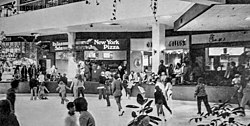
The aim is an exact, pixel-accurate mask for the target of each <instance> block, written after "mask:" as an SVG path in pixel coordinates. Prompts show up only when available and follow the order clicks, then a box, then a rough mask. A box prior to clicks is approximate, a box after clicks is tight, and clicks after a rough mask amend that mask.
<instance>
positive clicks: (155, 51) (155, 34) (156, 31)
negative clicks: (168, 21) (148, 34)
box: [152, 23, 165, 73]
mask: <svg viewBox="0 0 250 126" xmlns="http://www.w3.org/2000/svg"><path fill="white" fill-rule="evenodd" d="M164 48H165V25H164V24H159V23H155V24H153V25H152V72H155V73H157V72H158V66H159V65H160V60H163V61H164V60H165V58H164V53H162V51H163V50H164ZM164 63H165V62H164Z"/></svg>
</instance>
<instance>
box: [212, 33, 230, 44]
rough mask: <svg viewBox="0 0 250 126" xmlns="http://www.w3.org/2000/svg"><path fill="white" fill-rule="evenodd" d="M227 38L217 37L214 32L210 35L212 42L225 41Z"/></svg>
mask: <svg viewBox="0 0 250 126" xmlns="http://www.w3.org/2000/svg"><path fill="white" fill-rule="evenodd" d="M225 40H226V38H219V37H218V38H215V35H214V34H211V35H210V36H209V42H210V43H212V42H223V41H225Z"/></svg>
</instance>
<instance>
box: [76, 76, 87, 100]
mask: <svg viewBox="0 0 250 126" xmlns="http://www.w3.org/2000/svg"><path fill="white" fill-rule="evenodd" d="M85 80H86V79H85V77H84V76H83V77H82V76H78V77H77V97H80V95H81V94H82V97H84V90H85V86H84V81H85Z"/></svg>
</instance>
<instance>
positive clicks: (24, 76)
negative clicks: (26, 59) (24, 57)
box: [21, 65, 28, 81]
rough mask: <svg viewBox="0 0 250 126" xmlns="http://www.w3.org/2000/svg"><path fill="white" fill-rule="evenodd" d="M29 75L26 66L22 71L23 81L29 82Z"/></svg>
mask: <svg viewBox="0 0 250 126" xmlns="http://www.w3.org/2000/svg"><path fill="white" fill-rule="evenodd" d="M27 74H28V70H27V68H26V65H24V66H23V68H22V69H21V78H22V81H27Z"/></svg>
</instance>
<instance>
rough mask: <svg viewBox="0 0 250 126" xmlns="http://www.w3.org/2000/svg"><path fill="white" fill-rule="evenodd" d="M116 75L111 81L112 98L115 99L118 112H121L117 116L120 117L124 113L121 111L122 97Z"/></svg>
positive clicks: (120, 85) (120, 84) (120, 86)
mask: <svg viewBox="0 0 250 126" xmlns="http://www.w3.org/2000/svg"><path fill="white" fill-rule="evenodd" d="M118 78H119V77H118V75H115V76H114V79H115V80H114V81H113V96H114V98H115V101H116V104H117V106H118V111H119V112H121V113H120V114H119V116H122V115H123V113H124V111H122V105H121V97H122V83H121V81H119V80H118Z"/></svg>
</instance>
